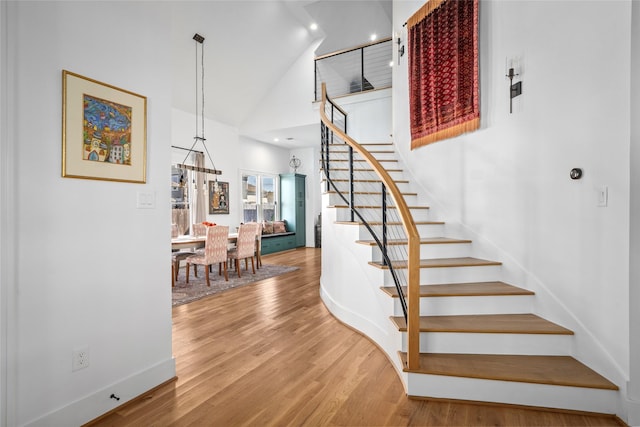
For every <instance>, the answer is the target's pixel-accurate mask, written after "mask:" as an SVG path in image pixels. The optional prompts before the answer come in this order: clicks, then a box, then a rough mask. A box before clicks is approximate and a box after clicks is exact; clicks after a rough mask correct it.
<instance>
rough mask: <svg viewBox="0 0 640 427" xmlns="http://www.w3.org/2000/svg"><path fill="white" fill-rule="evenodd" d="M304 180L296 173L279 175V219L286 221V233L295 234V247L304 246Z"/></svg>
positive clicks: (304, 178)
mask: <svg viewBox="0 0 640 427" xmlns="http://www.w3.org/2000/svg"><path fill="white" fill-rule="evenodd" d="M305 180H306V176H305V175H301V174H298V173H287V174H282V175H280V217H281V218H282V219H285V220H287V229H288V231H293V232H295V233H296V234H295V240H296V243H295V246H296V247H301V246H306V242H307V237H306V234H305Z"/></svg>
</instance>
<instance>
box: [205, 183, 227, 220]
mask: <svg viewBox="0 0 640 427" xmlns="http://www.w3.org/2000/svg"><path fill="white" fill-rule="evenodd" d="M228 213H229V183H228V182H221V181H209V214H210V215H213V214H228Z"/></svg>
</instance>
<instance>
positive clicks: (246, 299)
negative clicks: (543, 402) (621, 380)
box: [90, 248, 624, 426]
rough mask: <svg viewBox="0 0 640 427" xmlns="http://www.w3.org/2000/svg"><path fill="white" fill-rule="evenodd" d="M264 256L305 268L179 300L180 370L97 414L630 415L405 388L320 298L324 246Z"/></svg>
mask: <svg viewBox="0 0 640 427" xmlns="http://www.w3.org/2000/svg"><path fill="white" fill-rule="evenodd" d="M263 261H264V262H265V263H272V264H288V265H297V266H299V267H300V269H299V270H297V271H295V272H291V273H288V274H286V275H283V276H279V277H275V278H271V279H267V280H264V281H262V282H259V283H256V284H253V285H249V286H245V287H243V288H239V289H233V290H230V291H227V292H224V293H222V294H219V295H216V296H213V297H211V298H207V299H203V300H200V301H196V302H193V303H190V304H187V305H183V306H179V307H176V308H175V309H173V322H174V323H173V351H174V355H175V357H176V364H177V375H178V379H177V380H176V381H173V382H170V383H168V384H165V385H163V386H160V387H158V388H157V389H156V390H154V391H153V392H149V393H147V394H146V395H143V396H141V397H140V398H139V399H137V400H135V401H134V402H131V403H129V404H126V405H123V406H122V407H121V408H119V409H118V410H116V411H113V412H111V413H110V414H108V415H106V416H104V417H101V418H100V419H98V420H96V421H94V422H92V423H90V424H91V425H93V426H620V425H624V424H623V423H621V422H620V420H618V419H617V418H615V417H612V416H608V415H596V414H585V413H577V412H566V411H564V412H557V411H550V410H535V409H532V408H523V407H516V406H504V405H489V404H476V403H467V402H455V401H442V400H426V399H425V400H413V399H408V398H407V396H406V395H405V393H404V390H403V388H402V384H401V382H400V379H399V378H398V376H397V373H396V372H395V370H394V369H393V367H392V366H391V364H390V362H389V361H388V360H387V358H386V356H385V355H384V354H383V353H382V352H381V351H380V349H379V348H378V347H377V346H376V345H374V344H373V343H372V342H371V341H369V340H368V339H367V338H365V337H363V336H362V335H360V334H358V333H357V332H355V331H353V330H352V329H350V328H348V327H346V326H344V325H343V324H341V323H340V322H338V321H337V320H336V319H335V318H333V317H332V316H331V314H330V313H329V312H328V311H327V310H326V308H325V306H324V305H323V304H322V302H321V300H320V297H319V277H320V250H319V249H311V248H307V249H299V250H296V251H295V252H285V253H280V254H272V255H266V256H264V257H263ZM167 285H168V284H167Z"/></svg>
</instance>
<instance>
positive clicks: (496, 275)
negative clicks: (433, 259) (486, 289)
mask: <svg viewBox="0 0 640 427" xmlns="http://www.w3.org/2000/svg"><path fill="white" fill-rule="evenodd" d="M371 268H375V267H371ZM500 276H501V266H499V265H495V266H482V267H446V268H421V269H420V283H421V284H423V285H436V284H439V283H465V282H490V281H494V280H500ZM384 278H385V279H384V286H393V281H392V278H391V273H389V271H388V270H385V275H384Z"/></svg>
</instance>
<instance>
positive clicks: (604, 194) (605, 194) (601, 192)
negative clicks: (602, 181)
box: [597, 185, 609, 207]
mask: <svg viewBox="0 0 640 427" xmlns="http://www.w3.org/2000/svg"><path fill="white" fill-rule="evenodd" d="M597 193H598V207H606V206H607V205H608V204H609V187H607V186H606V185H601V186H599V187H598V188H597Z"/></svg>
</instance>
